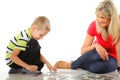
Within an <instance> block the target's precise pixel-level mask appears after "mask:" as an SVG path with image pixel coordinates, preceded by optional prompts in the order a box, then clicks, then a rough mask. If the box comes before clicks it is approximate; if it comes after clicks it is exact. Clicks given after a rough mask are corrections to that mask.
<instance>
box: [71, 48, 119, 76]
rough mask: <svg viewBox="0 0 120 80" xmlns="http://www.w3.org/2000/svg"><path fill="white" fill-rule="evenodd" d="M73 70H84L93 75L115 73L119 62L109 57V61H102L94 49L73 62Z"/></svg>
mask: <svg viewBox="0 0 120 80" xmlns="http://www.w3.org/2000/svg"><path fill="white" fill-rule="evenodd" d="M71 68H72V69H77V68H82V69H85V70H88V71H90V72H93V73H98V74H103V73H108V72H112V71H115V70H116V68H117V60H116V59H115V58H113V57H111V56H109V60H102V59H101V58H100V56H99V54H98V52H97V51H96V49H93V50H91V51H89V52H87V53H86V54H83V55H82V56H80V57H79V58H78V59H77V60H75V61H73V62H72V64H71Z"/></svg>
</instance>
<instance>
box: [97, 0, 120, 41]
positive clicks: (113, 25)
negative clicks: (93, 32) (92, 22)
mask: <svg viewBox="0 0 120 80" xmlns="http://www.w3.org/2000/svg"><path fill="white" fill-rule="evenodd" d="M98 11H101V12H102V13H103V15H104V17H106V18H107V17H110V20H111V21H110V24H109V26H108V29H107V30H108V31H107V30H106V29H105V28H103V27H101V26H100V25H99V23H98V22H97V21H96V25H97V31H98V33H100V34H101V35H102V37H103V39H104V40H107V37H108V35H111V36H112V38H113V40H114V43H117V41H118V40H119V37H120V20H119V15H118V12H117V9H116V7H115V5H114V3H113V2H112V0H104V1H103V2H101V3H100V4H99V5H98V7H97V8H96V12H98Z"/></svg>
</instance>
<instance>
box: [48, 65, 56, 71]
mask: <svg viewBox="0 0 120 80" xmlns="http://www.w3.org/2000/svg"><path fill="white" fill-rule="evenodd" d="M46 65H47V68H48V69H49V70H50V72H52V71H54V72H57V68H56V67H54V66H52V65H51V64H46Z"/></svg>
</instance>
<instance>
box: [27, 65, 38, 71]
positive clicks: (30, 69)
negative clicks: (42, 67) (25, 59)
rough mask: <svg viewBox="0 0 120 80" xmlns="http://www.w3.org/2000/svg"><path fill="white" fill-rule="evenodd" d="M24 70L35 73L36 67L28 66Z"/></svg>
mask: <svg viewBox="0 0 120 80" xmlns="http://www.w3.org/2000/svg"><path fill="white" fill-rule="evenodd" d="M26 69H27V70H29V71H31V72H33V71H37V69H38V66H36V65H28V66H27V67H26Z"/></svg>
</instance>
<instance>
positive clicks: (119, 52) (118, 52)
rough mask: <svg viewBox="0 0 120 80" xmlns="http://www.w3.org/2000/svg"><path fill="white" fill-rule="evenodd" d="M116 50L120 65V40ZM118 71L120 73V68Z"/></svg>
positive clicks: (119, 64) (119, 65)
mask: <svg viewBox="0 0 120 80" xmlns="http://www.w3.org/2000/svg"><path fill="white" fill-rule="evenodd" d="M116 52H117V62H118V67H120V40H119V41H118V42H117V44H116ZM118 72H119V73H120V70H119V71H118Z"/></svg>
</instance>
